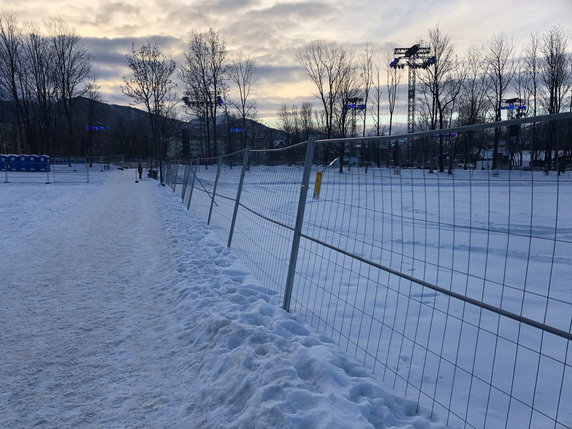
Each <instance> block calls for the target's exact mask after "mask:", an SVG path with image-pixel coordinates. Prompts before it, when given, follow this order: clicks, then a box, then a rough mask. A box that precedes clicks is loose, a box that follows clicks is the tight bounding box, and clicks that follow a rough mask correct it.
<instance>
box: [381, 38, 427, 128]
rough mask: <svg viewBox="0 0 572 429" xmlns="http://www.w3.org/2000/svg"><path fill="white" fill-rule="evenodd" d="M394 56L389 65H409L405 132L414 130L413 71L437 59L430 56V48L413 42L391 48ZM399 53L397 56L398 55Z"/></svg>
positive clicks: (401, 66) (398, 66)
mask: <svg viewBox="0 0 572 429" xmlns="http://www.w3.org/2000/svg"><path fill="white" fill-rule="evenodd" d="M393 53H394V54H395V58H394V59H393V61H392V62H391V63H389V66H390V67H393V68H400V69H402V68H404V67H405V66H407V67H409V80H408V90H407V132H408V133H413V132H414V131H415V71H416V70H417V69H426V68H428V67H429V66H431V65H433V64H435V63H436V62H437V59H436V58H435V57H432V56H430V53H431V50H430V48H427V47H421V45H419V44H415V45H413V46H411V47H410V48H395V49H394V50H393ZM398 55H399V56H398Z"/></svg>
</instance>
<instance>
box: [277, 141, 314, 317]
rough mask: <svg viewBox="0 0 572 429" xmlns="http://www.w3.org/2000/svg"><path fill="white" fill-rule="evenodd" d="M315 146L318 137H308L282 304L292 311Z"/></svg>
mask: <svg viewBox="0 0 572 429" xmlns="http://www.w3.org/2000/svg"><path fill="white" fill-rule="evenodd" d="M315 146H316V137H314V136H310V138H309V139H308V147H307V148H306V161H305V163H304V174H303V176H302V187H301V189H300V199H299V200H298V213H297V214H296V226H295V227H294V238H293V239H292V250H291V252H290V264H289V265H288V277H287V278H286V288H285V290H284V302H283V304H282V308H283V309H284V310H286V311H290V300H291V299H292V287H293V285H294V276H295V275H296V262H297V259H298V249H299V247H300V235H301V234H302V224H303V223H304V211H305V210H306V198H307V197H308V188H309V183H310V171H311V169H312V162H313V158H314V147H315Z"/></svg>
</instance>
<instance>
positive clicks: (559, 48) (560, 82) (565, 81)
mask: <svg viewBox="0 0 572 429" xmlns="http://www.w3.org/2000/svg"><path fill="white" fill-rule="evenodd" d="M567 47H568V41H567V39H566V34H565V33H564V30H562V28H560V27H558V26H555V27H552V28H551V29H550V30H548V31H547V32H546V33H545V34H544V36H543V37H542V41H541V45H540V51H541V53H542V59H541V62H540V67H541V73H540V75H541V79H542V82H543V83H544V91H543V94H542V105H543V107H544V109H545V110H546V112H547V113H548V114H553V113H559V112H560V111H561V109H562V102H563V101H564V98H565V97H566V94H567V93H568V91H569V90H570V85H571V82H570V70H569V66H568V61H569V58H568V57H569V55H570V54H569V53H568V52H567Z"/></svg>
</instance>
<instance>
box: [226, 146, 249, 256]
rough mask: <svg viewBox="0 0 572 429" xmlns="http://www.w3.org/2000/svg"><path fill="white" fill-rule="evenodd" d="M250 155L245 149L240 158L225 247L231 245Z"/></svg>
mask: <svg viewBox="0 0 572 429" xmlns="http://www.w3.org/2000/svg"><path fill="white" fill-rule="evenodd" d="M249 155H250V150H248V149H246V150H245V151H244V157H243V158H242V171H241V172H240V180H239V182H238V189H237V191H236V201H235V202H234V212H233V213H232V222H231V223H230V232H229V233H228V243H227V245H226V247H230V244H231V243H232V235H233V234H234V224H235V223H236V215H237V214H238V206H239V205H240V194H242V184H243V183H244V173H245V171H246V168H247V166H248V157H249Z"/></svg>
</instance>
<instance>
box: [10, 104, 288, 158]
mask: <svg viewBox="0 0 572 429" xmlns="http://www.w3.org/2000/svg"><path fill="white" fill-rule="evenodd" d="M56 111H57V109H56ZM72 122H73V134H74V143H73V147H71V149H69V147H70V146H69V145H68V146H60V145H61V143H60V142H61V140H62V139H61V136H62V135H63V133H65V129H66V125H65V120H64V119H63V116H59V119H56V120H55V121H54V122H53V124H55V125H53V126H52V128H53V131H52V133H51V134H50V136H47V137H46V136H44V135H42V133H41V132H40V131H39V129H38V130H36V134H35V138H36V142H38V141H40V142H42V141H47V140H50V141H52V142H53V143H52V150H51V153H53V154H68V153H70V152H71V154H73V155H80V154H85V153H87V152H88V150H89V145H90V143H89V142H90V141H91V142H92V149H93V142H94V141H95V143H97V145H96V146H97V150H96V152H100V153H101V154H119V153H121V154H124V155H125V156H126V157H138V156H140V157H147V156H151V152H150V151H151V149H150V148H151V147H152V145H151V129H150V125H149V118H148V114H147V112H146V111H144V110H141V109H138V108H135V107H131V106H120V105H115V104H108V103H104V102H101V101H94V100H90V99H88V98H85V97H77V98H76V99H75V100H74V103H73V116H72ZM217 122H218V124H217V134H218V139H219V143H218V147H219V150H218V154H222V153H226V152H227V151H228V150H229V148H230V149H232V148H239V147H241V146H242V145H241V144H239V141H241V138H242V133H243V131H242V128H243V125H242V121H240V120H239V119H238V118H236V117H234V118H233V117H231V118H229V120H228V121H227V120H226V118H225V116H224V115H220V117H219V119H218V121H217ZM1 124H8V126H9V127H11V129H12V130H13V131H12V135H11V136H10V137H8V138H6V140H5V141H4V142H2V141H0V144H2V148H0V149H2V150H4V151H8V152H11V151H16V150H18V149H13V148H17V147H18V145H15V144H14V143H13V142H14V140H15V137H14V136H15V135H16V133H15V131H14V130H15V127H16V115H15V109H14V103H13V102H9V101H1V100H0V125H1ZM90 126H92V127H93V126H96V127H97V128H95V130H96V131H93V130H94V129H92V130H91V131H90ZM246 128H247V130H248V137H249V140H250V141H251V142H252V143H251V144H252V146H253V147H256V148H270V147H272V144H273V143H272V142H273V141H274V140H276V139H280V138H281V136H282V132H281V131H279V130H276V129H273V128H270V127H267V126H266V125H263V124H261V123H259V122H256V121H252V120H247V126H246ZM168 129H169V136H168V138H169V141H170V142H172V143H173V144H172V145H171V146H173V148H171V151H170V154H171V155H172V156H177V155H178V153H179V152H181V153H182V152H183V144H182V140H183V139H186V140H187V141H190V144H191V148H190V151H191V152H190V154H191V155H193V154H194V155H197V154H198V152H199V151H200V149H197V148H199V147H201V145H204V143H202V142H204V140H205V138H204V134H205V132H204V127H203V126H202V125H201V123H200V121H198V120H197V119H191V120H189V121H181V120H178V119H172V120H170V121H169V126H168ZM101 131H103V133H102V132H101ZM1 138H2V136H0V139H1ZM177 142H179V143H177ZM193 142H194V143H193ZM35 144H36V145H40V144H41V143H35ZM30 147H31V148H32V149H30V150H31V151H34V149H33V146H32V144H31V145H30ZM20 148H21V150H22V151H23V152H30V150H26V149H25V148H22V146H20ZM43 151H44V152H45V150H43ZM92 152H93V151H92Z"/></svg>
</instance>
